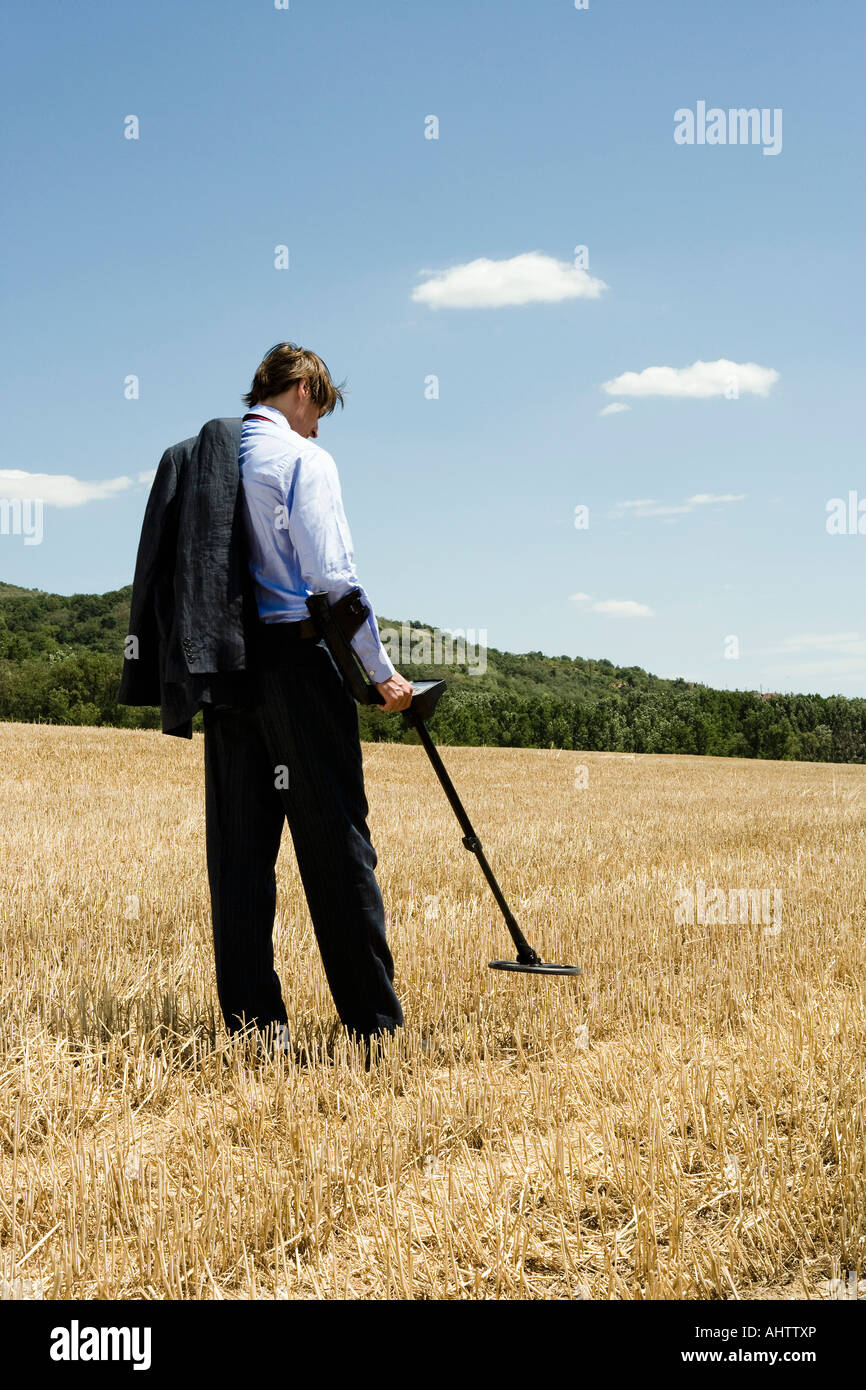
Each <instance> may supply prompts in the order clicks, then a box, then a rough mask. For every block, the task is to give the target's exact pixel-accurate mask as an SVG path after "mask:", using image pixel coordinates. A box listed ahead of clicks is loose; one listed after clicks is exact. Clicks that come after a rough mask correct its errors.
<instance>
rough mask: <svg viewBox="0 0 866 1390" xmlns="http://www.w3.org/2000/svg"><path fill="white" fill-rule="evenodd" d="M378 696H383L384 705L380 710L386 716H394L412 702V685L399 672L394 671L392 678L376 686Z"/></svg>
mask: <svg viewBox="0 0 866 1390" xmlns="http://www.w3.org/2000/svg"><path fill="white" fill-rule="evenodd" d="M376 689H377V690H378V692H379V694H380V695H382V696H384V698H385V703H384V705H381V706H380V708H381V709H383V710H384V711H385V713H386V714H396V713H397V712H398V711H399V710H401V709H408V708H409V704H410V702H411V700H412V685H411V683H410V682H409V681H407V680H406V678H405V676H401V675H400V672H399V671H395V672H394V674H393V676H389V677H388V679H387V680H386V681H382V682H381V684H378V685H377V686H376Z"/></svg>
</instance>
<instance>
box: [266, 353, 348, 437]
mask: <svg viewBox="0 0 866 1390" xmlns="http://www.w3.org/2000/svg"><path fill="white" fill-rule="evenodd" d="M342 384H343V385H345V382H343V383H342ZM241 399H242V400H243V402H244V404H245V405H246V406H248V407H249V409H251V410H252V409H253V408H254V407H255V406H257V405H270V406H273V408H274V409H275V410H279V411H280V412H281V413H282V414H283V415H285V417H286V419H287V420H288V422H289V424H290V425H291V427H292V429H293V430H294V431H295V433H296V434H300V435H303V437H304V438H305V439H315V438H316V436H317V435H318V433H319V420H320V419H321V417H322V416H323V415H330V414H331V412H332V411H333V409H334V407H335V406H336V404H337V401H339V402H340V405H341V406H342V405H343V393H342V390H341V389H340V387H339V386H335V385H334V383H333V381H332V380H331V373H330V372H329V371H328V368H327V367H326V366H325V363H324V362H323V361H322V359H321V357H319V356H317V354H316V353H315V352H311V351H310V350H309V348H302V347H298V346H297V345H296V344H295V343H277V345H276V347H272V348H271V350H270V352H268V353H267V354H266V356H265V357H264V359H263V360H262V362H260V363H259V366H258V367H257V368H256V374H255V376H254V377H253V384H252V386H251V387H250V389H249V391H248V392H247V393H246V395H245V396H242V397H241Z"/></svg>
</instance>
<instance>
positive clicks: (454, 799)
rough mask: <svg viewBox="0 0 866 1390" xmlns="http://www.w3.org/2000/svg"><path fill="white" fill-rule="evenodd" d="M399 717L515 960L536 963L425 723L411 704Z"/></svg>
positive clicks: (537, 960) (535, 956) (526, 963)
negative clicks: (433, 779)
mask: <svg viewBox="0 0 866 1390" xmlns="http://www.w3.org/2000/svg"><path fill="white" fill-rule="evenodd" d="M403 717H404V719H405V720H406V722H407V723H408V724H411V726H412V728H413V729H417V730H418V735H419V737H420V739H421V742H422V743H423V745H424V751H425V753H426V754H427V757H428V758H429V759H430V761H431V763H432V764H433V771H434V772H435V773H436V776H437V777H438V778H439V781H440V782H441V783H442V790H443V791H444V793H445V795H446V796H447V798H448V800H449V801H450V802H451V808H452V810H453V812H454V814H455V816H456V817H457V819H458V821H459V822H460V828H461V830H462V831H463V843H464V845H465V846H466V848H467V849H468V850H469V851H470V853H471V854H474V855H475V858H476V859H477V860H478V863H479V864H480V865H481V872H482V873H483V874H484V877H485V878H486V879H487V882H488V883H489V884H490V888H491V891H492V893H493V896H494V898H495V899H496V901H497V903H498V904H499V910H500V912H501V913H502V916H503V917H504V918H505V925H506V927H507V928H508V930H509V932H510V933H511V939H512V941H513V942H514V944H515V946H516V947H517V956H518V959H519V960H520V961H521V962H522V963H523V964H524V965H540V964H541V956H540V955H539V954H538V952H537V951H534V950H533V949H532V947H531V946H530V944H529V942H528V941H527V940H526V937H525V936H524V935H523V932H522V931H521V930H520V928H519V926H518V925H517V921H516V919H515V916H514V913H513V912H512V911H511V908H510V907H509V906H508V903H507V902H506V901H505V895H504V894H503V892H502V889H501V888H500V887H499V884H498V883H497V882H496V876H495V874H494V872H493V870H492V869H491V867H490V865H489V864H488V862H487V856H486V855H485V853H484V850H483V849H482V848H481V841H480V840H479V838H478V836H477V835H476V834H475V830H474V829H473V826H472V822H471V820H470V819H469V817H468V815H467V814H466V810H465V808H464V806H463V802H462V801H461V800H460V797H459V796H458V795H457V788H456V787H455V786H454V783H453V782H452V781H451V778H450V777H449V776H448V770H447V768H446V767H445V764H444V763H443V761H442V759H441V758H440V756H439V750H438V748H437V747H436V745H435V743H434V742H433V740H432V738H431V737H430V731H429V730H428V728H427V725H426V724H425V723H424V720H423V719H421V718H420V717H419V716H418V715H417V714H414V713H413V712H412V709H411V706H410V708H409V709H408V710H406V711H405V712H404V716H403Z"/></svg>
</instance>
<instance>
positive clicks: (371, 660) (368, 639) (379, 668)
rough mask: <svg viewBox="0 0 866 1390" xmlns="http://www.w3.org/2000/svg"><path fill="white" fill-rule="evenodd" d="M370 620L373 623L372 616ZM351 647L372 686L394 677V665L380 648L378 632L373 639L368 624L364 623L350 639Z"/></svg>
mask: <svg viewBox="0 0 866 1390" xmlns="http://www.w3.org/2000/svg"><path fill="white" fill-rule="evenodd" d="M371 620H372V621H373V622H375V619H372V615H371ZM352 646H353V647H354V648H355V651H356V652H357V654H358V656H359V658H360V660H361V663H362V665H363V667H364V670H365V671H366V673H367V675H368V676H369V677H370V680H371V681H372V682H373V684H374V685H381V684H382V682H383V681H386V680H388V679H389V677H391V676H393V675H394V671H395V667H394V664H393V662H392V661H391V659H390V657H389V656H388V653H387V652H386V651H385V648H384V647H383V646H382V642H381V640H380V638H379V634H378V632H377V633H376V635H375V637H374V635H373V632H372V630H371V626H370V622H366V623H364V624H363V626H362V627H360V628H359V629H358V631H357V632H356V633H355V636H354V637H353V638H352Z"/></svg>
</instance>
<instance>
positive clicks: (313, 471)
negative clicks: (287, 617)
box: [287, 449, 394, 685]
mask: <svg viewBox="0 0 866 1390" xmlns="http://www.w3.org/2000/svg"><path fill="white" fill-rule="evenodd" d="M287 529H288V534H289V539H290V541H291V543H292V545H293V547H294V550H295V554H296V555H297V557H298V564H299V566H300V570H301V576H302V578H303V580H304V583H305V584H307V585H308V586H309V588H310V591H311V592H312V593H318V592H320V591H321V590H323V589H324V590H325V591H326V593H327V594H328V595H329V597H330V601H331V603H335V602H336V600H337V599H338V598H342V597H343V595H344V594H346V593H348V592H349V590H350V589H356V588H357V589H359V590H360V592H361V598H362V600H363V602H364V603H365V604H366V606H367V608H368V609H369V610H370V612H369V616H368V617H367V619H366V620H365V621H364V623H362V625H361V627H359V629H358V631H357V632H356V633H355V635H354V637H353V638H352V646H353V647H354V649H355V651H356V652H357V654H358V656H359V657H360V659H361V662H362V664H363V666H364V670H365V671H366V672H367V674H368V676H369V677H370V679H371V680H372V681H373V683H374V684H375V685H380V684H381V683H382V681H386V680H387V679H388V677H389V676H393V674H394V665H393V662H392V661H391V659H390V657H389V656H388V653H387V652H386V651H385V649H384V647H383V646H382V641H381V638H380V636H379V628H378V626H377V623H376V616H375V613H374V611H373V605H372V603H371V602H370V599H369V598H368V596H367V593H366V591H365V590H364V588H363V586H362V585H361V583H360V581H359V579H358V576H357V575H356V573H355V556H354V551H353V547H352V537H351V534H350V531H349V523H348V521H347V520H346V513H345V511H344V509H343V498H342V494H341V492H340V480H339V477H338V475H337V465H336V464H335V463H334V460H333V458H332V457H331V455H330V454H329V453H328V452H327V450H326V449H318V450H317V451H316V453H315V454H314V455H311V454H307V455H302V457H301V458H300V459H299V460H298V463H297V467H296V469H295V476H294V478H293V480H292V487H291V495H290V498H289V505H288V527H287Z"/></svg>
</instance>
